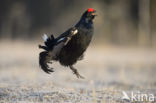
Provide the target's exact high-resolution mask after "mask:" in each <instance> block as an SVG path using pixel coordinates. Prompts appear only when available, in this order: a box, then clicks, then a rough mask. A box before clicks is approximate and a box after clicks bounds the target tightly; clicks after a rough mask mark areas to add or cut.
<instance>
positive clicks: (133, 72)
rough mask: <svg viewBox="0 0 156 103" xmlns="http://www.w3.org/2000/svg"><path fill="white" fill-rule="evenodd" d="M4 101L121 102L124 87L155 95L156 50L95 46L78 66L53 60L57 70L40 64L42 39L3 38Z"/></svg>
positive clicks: (0, 93)
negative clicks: (76, 70) (70, 67)
mask: <svg viewBox="0 0 156 103" xmlns="http://www.w3.org/2000/svg"><path fill="white" fill-rule="evenodd" d="M0 46H1V50H0V102H2V103H120V102H125V103H126V102H131V101H126V100H122V96H123V94H122V91H125V92H126V93H128V94H130V93H131V92H132V91H134V92H136V93H138V91H139V92H140V93H146V94H154V95H155V96H156V75H155V74H156V63H155V62H156V49H151V48H148V49H147V48H136V47H131V48H127V47H108V46H97V45H93V44H92V45H91V46H90V47H89V49H88V50H87V52H86V53H85V58H84V60H82V61H79V62H78V63H77V64H76V65H75V67H76V68H77V69H78V71H79V72H80V74H81V75H83V76H84V77H85V79H78V78H76V76H75V75H74V74H72V71H71V70H70V69H69V68H66V67H62V66H60V65H59V63H53V64H52V65H50V66H53V67H54V68H55V69H54V70H55V72H54V73H52V74H50V75H49V74H46V73H44V72H43V71H42V70H41V69H40V68H39V65H38V54H39V52H40V51H41V50H39V49H38V47H37V46H38V43H37V42H23V41H21V42H20V41H18V42H17V41H16V42H15V41H9V42H4V41H3V42H1V43H0ZM144 102H145V103H146V102H147V103H149V102H148V101H144Z"/></svg>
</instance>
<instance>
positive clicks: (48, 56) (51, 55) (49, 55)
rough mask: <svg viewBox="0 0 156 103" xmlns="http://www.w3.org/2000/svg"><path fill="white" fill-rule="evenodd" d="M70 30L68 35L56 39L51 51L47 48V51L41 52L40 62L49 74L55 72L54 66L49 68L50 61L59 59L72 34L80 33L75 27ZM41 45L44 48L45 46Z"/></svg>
mask: <svg viewBox="0 0 156 103" xmlns="http://www.w3.org/2000/svg"><path fill="white" fill-rule="evenodd" d="M68 32H69V33H68V35H66V36H62V37H59V38H57V40H56V41H55V45H54V47H53V49H52V50H51V51H47V50H46V49H45V50H46V51H43V52H41V53H40V55H39V64H40V67H41V69H42V70H43V71H45V72H46V73H48V74H49V73H50V72H53V68H49V66H48V63H50V61H51V60H57V56H58V54H59V53H60V51H61V49H62V48H63V47H64V46H65V45H67V44H68V42H69V41H70V40H71V38H72V36H74V35H76V34H77V33H78V30H77V29H76V28H75V27H73V28H71V29H70V30H69V31H68ZM39 47H40V48H43V47H44V46H43V47H42V46H39ZM43 49H44V48H43Z"/></svg>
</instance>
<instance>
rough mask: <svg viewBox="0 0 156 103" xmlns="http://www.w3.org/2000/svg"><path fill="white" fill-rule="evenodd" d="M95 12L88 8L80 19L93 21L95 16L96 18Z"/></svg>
mask: <svg viewBox="0 0 156 103" xmlns="http://www.w3.org/2000/svg"><path fill="white" fill-rule="evenodd" d="M95 12H96V10H94V9H93V8H88V9H87V10H86V11H85V12H84V14H83V15H82V18H85V19H86V20H89V21H90V20H91V21H92V20H93V19H94V18H95V16H97V15H96V14H95Z"/></svg>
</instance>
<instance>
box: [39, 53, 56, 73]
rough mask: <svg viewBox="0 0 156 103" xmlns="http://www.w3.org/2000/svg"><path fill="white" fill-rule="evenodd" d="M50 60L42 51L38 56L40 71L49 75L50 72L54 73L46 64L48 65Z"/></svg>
mask: <svg viewBox="0 0 156 103" xmlns="http://www.w3.org/2000/svg"><path fill="white" fill-rule="evenodd" d="M50 60H51V56H50V55H49V54H48V52H47V51H43V52H41V53H40V54H39V64H40V66H41V69H42V70H43V71H44V72H46V73H48V74H50V73H51V72H54V71H53V70H52V69H53V68H49V66H48V64H47V63H50Z"/></svg>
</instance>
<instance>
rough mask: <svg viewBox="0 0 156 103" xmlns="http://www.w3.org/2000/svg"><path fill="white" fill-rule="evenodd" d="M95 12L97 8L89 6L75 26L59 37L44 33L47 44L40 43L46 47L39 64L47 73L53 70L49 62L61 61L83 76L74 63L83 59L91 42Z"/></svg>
mask: <svg viewBox="0 0 156 103" xmlns="http://www.w3.org/2000/svg"><path fill="white" fill-rule="evenodd" d="M94 13H95V10H94V9H92V8H89V9H88V10H87V11H85V12H84V13H83V15H82V17H81V19H80V21H79V22H78V23H77V24H76V25H75V26H74V27H72V28H70V29H68V30H67V31H66V32H64V33H63V34H61V35H60V36H59V37H57V38H54V36H53V35H51V36H50V37H47V36H46V35H44V44H45V46H41V45H39V48H42V49H44V51H43V52H41V53H40V55H39V64H40V66H41V68H42V69H43V70H44V71H45V72H46V73H50V72H53V68H49V66H48V63H52V62H51V61H59V62H60V64H61V65H63V66H69V67H70V69H71V70H72V71H73V73H74V74H76V76H77V77H78V78H83V77H82V76H81V75H80V74H79V73H78V71H77V69H75V68H74V67H73V65H74V64H75V63H76V62H77V61H78V60H82V58H83V53H84V52H85V51H86V49H87V47H88V45H89V44H90V41H91V39H92V35H93V31H94V26H93V19H94V17H95V16H96V15H95V14H94Z"/></svg>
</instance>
